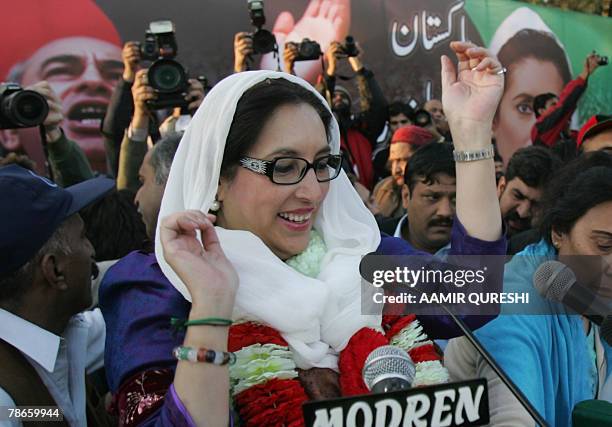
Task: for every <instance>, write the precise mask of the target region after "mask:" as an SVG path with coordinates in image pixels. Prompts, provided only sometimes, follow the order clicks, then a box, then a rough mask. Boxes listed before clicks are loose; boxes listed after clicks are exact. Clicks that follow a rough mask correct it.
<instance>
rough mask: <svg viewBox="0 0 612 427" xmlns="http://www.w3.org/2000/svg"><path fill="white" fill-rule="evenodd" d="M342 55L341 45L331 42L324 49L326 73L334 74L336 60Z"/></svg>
mask: <svg viewBox="0 0 612 427" xmlns="http://www.w3.org/2000/svg"><path fill="white" fill-rule="evenodd" d="M341 57H342V45H341V44H340V43H338V42H332V43H331V44H330V45H329V47H328V48H327V50H326V51H325V62H327V71H326V72H327V75H328V76H335V75H336V68H337V67H338V60H339V59H340V58H341Z"/></svg>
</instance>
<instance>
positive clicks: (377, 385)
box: [362, 345, 416, 393]
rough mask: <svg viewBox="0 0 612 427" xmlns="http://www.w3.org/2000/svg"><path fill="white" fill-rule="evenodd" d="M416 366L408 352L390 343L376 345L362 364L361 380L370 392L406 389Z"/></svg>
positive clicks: (412, 377)
mask: <svg viewBox="0 0 612 427" xmlns="http://www.w3.org/2000/svg"><path fill="white" fill-rule="evenodd" d="M415 373H416V367H415V366H414V362H413V361H412V359H411V358H410V356H409V355H408V353H407V352H406V351H404V350H402V349H401V348H398V347H394V346H392V345H384V346H382V347H378V348H377V349H375V350H374V351H372V352H371V353H370V355H369V356H368V358H367V359H366V361H365V364H364V365H363V371H362V376H363V381H364V382H365V384H366V386H367V387H368V390H370V391H371V392H372V393H387V392H391V391H399V390H407V389H409V388H410V387H411V386H412V382H413V380H414V375H415Z"/></svg>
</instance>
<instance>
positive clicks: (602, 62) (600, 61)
mask: <svg viewBox="0 0 612 427" xmlns="http://www.w3.org/2000/svg"><path fill="white" fill-rule="evenodd" d="M597 64H598V65H608V57H607V56H601V55H597Z"/></svg>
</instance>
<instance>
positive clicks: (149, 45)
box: [140, 30, 159, 61]
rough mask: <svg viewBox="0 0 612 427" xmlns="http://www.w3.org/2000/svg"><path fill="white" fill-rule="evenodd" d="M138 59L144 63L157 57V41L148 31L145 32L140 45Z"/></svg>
mask: <svg viewBox="0 0 612 427" xmlns="http://www.w3.org/2000/svg"><path fill="white" fill-rule="evenodd" d="M140 57H141V58H142V59H143V60H144V61H155V60H156V59H157V58H158V57H159V53H158V50H157V40H155V36H154V35H153V33H152V32H151V31H150V30H147V31H146V32H145V40H144V42H143V43H141V44H140Z"/></svg>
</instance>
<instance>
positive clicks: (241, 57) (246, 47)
mask: <svg viewBox="0 0 612 427" xmlns="http://www.w3.org/2000/svg"><path fill="white" fill-rule="evenodd" d="M252 54H253V39H252V38H251V35H250V34H249V33H246V32H244V31H243V32H240V33H236V35H235V36H234V72H236V73H239V72H241V71H246V69H247V58H248V57H249V55H252Z"/></svg>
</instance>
